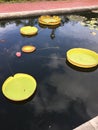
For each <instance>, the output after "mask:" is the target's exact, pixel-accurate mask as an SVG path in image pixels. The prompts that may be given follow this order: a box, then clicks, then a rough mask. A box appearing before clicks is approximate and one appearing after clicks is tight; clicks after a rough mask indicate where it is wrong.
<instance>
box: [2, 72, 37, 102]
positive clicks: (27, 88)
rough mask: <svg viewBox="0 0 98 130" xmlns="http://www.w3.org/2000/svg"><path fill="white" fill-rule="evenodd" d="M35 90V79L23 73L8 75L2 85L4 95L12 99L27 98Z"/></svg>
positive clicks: (20, 99)
mask: <svg viewBox="0 0 98 130" xmlns="http://www.w3.org/2000/svg"><path fill="white" fill-rule="evenodd" d="M35 90H36V80H35V79H34V78H33V77H32V76H30V75H28V74H24V73H17V74H15V75H14V76H10V77H8V78H7V79H6V80H5V82H4V83H3V86H2V92H3V94H4V96H5V97H6V98H8V99H10V100H13V101H22V100H26V99H28V98H29V97H30V96H31V95H32V94H33V93H34V92H35Z"/></svg>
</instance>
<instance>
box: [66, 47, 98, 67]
mask: <svg viewBox="0 0 98 130" xmlns="http://www.w3.org/2000/svg"><path fill="white" fill-rule="evenodd" d="M67 60H68V61H69V62H70V63H71V64H73V65H75V66H78V67H82V68H91V67H95V66H97V65H98V54H97V53H96V52H94V51H92V50H89V49H84V48H73V49H70V50H68V51H67Z"/></svg>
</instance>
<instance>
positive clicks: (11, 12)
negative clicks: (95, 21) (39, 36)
mask: <svg viewBox="0 0 98 130" xmlns="http://www.w3.org/2000/svg"><path fill="white" fill-rule="evenodd" d="M89 8H90V9H91V8H98V0H65V1H64V0H63V1H39V2H38V1H37V2H32V3H30V2H27V3H13V4H8V3H7V4H2V3H1V4H0V19H2V18H6V17H7V18H8V17H14V16H15V17H18V16H26V15H40V14H45V13H53V12H57V13H59V12H65V11H72V10H81V9H89Z"/></svg>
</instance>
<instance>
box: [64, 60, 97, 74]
mask: <svg viewBox="0 0 98 130" xmlns="http://www.w3.org/2000/svg"><path fill="white" fill-rule="evenodd" d="M66 64H67V65H68V66H69V67H71V68H72V69H74V70H76V71H81V72H92V71H95V70H96V69H97V68H98V66H95V67H92V68H81V67H77V66H75V65H72V64H71V63H70V62H69V61H68V60H66Z"/></svg>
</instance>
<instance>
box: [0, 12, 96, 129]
mask: <svg viewBox="0 0 98 130" xmlns="http://www.w3.org/2000/svg"><path fill="white" fill-rule="evenodd" d="M60 17H61V19H62V22H61V25H60V26H58V27H56V28H50V27H45V26H40V25H39V24H38V17H30V18H25V19H14V20H2V21H0V86H1V88H0V129H1V130H8V129H11V130H72V129H74V128H75V127H77V126H79V125H81V124H82V123H84V122H86V121H88V120H89V119H91V118H93V117H95V116H97V115H98V81H97V80H98V79H97V78H98V68H97V67H95V68H92V69H89V70H88V69H85V70H84V69H80V68H78V67H75V66H72V65H70V64H69V63H68V62H67V61H66V52H67V51H68V50H69V49H72V48H77V47H79V48H86V49H91V50H93V51H95V52H97V53H98V30H97V26H98V14H96V13H92V12H79V13H72V14H61V15H60ZM91 21H95V22H92V23H91ZM26 25H31V26H35V27H37V28H38V34H37V35H35V36H32V37H26V36H22V35H21V34H20V28H21V27H23V26H26ZM24 45H33V46H35V47H36V51H35V52H33V53H29V54H27V53H24V52H21V48H22V46H24ZM16 52H21V57H17V56H16ZM16 73H26V74H29V75H32V76H33V77H34V78H35V79H36V81H37V90H36V92H35V94H34V95H33V96H32V97H31V98H30V99H28V100H26V101H24V102H13V101H10V100H8V99H7V98H6V97H4V95H3V94H2V84H3V82H4V81H5V80H6V79H7V78H8V77H9V76H11V75H14V74H16Z"/></svg>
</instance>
